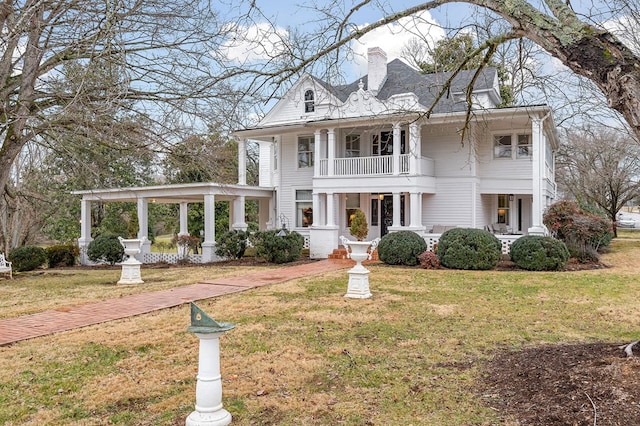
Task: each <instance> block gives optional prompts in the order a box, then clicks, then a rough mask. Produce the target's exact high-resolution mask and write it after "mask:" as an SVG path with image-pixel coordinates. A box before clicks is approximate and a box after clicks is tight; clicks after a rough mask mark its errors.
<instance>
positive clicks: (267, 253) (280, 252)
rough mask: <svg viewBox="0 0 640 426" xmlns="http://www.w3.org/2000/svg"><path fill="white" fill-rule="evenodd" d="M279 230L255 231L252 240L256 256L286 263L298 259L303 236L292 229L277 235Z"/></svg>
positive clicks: (273, 261) (272, 261)
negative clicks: (284, 233) (285, 233)
mask: <svg viewBox="0 0 640 426" xmlns="http://www.w3.org/2000/svg"><path fill="white" fill-rule="evenodd" d="M279 232H280V230H271V231H262V232H256V233H255V234H254V235H253V238H252V241H253V245H254V246H255V248H256V256H257V257H261V258H263V259H265V260H266V261H267V262H271V263H288V262H293V261H295V260H298V259H299V258H300V256H301V254H302V246H303V245H304V237H303V236H302V235H300V234H299V233H297V232H295V231H293V232H290V233H288V234H287V235H283V236H279V235H278V233H279Z"/></svg>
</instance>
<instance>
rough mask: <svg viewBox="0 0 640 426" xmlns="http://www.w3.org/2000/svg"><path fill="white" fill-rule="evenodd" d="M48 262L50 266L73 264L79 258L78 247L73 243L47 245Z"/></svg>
mask: <svg viewBox="0 0 640 426" xmlns="http://www.w3.org/2000/svg"><path fill="white" fill-rule="evenodd" d="M45 251H46V252H47V263H48V265H49V268H55V267H58V266H73V265H75V264H76V259H77V258H78V254H79V252H78V247H77V246H74V245H72V244H65V245H57V246H51V247H47V248H46V249H45Z"/></svg>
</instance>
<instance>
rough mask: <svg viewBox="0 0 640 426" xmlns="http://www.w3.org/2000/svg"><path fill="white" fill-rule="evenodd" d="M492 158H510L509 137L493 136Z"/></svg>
mask: <svg viewBox="0 0 640 426" xmlns="http://www.w3.org/2000/svg"><path fill="white" fill-rule="evenodd" d="M493 156H494V158H511V135H500V136H494V144H493Z"/></svg>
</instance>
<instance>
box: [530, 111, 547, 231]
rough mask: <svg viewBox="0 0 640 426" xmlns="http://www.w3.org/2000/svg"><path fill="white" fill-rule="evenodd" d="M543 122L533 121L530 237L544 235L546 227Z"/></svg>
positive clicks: (537, 119)
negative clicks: (544, 222)
mask: <svg viewBox="0 0 640 426" xmlns="http://www.w3.org/2000/svg"><path fill="white" fill-rule="evenodd" d="M542 137H543V136H542V120H540V119H539V118H534V119H532V120H531V144H532V145H533V159H532V160H533V161H532V165H531V168H532V176H531V177H532V184H533V185H532V191H533V194H532V195H533V197H532V198H533V202H532V205H531V228H529V230H528V233H529V234H530V235H544V234H545V227H544V225H543V223H542V214H543V209H544V204H543V199H542V176H543V173H542V170H543V167H544V147H543V146H542Z"/></svg>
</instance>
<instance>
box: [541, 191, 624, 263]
mask: <svg viewBox="0 0 640 426" xmlns="http://www.w3.org/2000/svg"><path fill="white" fill-rule="evenodd" d="M543 221H544V224H545V225H546V226H547V228H548V229H549V231H550V232H551V235H553V236H554V237H556V238H557V239H559V240H561V241H564V243H565V244H566V245H567V248H568V249H569V253H571V256H573V257H575V258H577V259H578V260H581V261H589V260H596V259H598V258H599V257H600V255H599V254H598V251H599V250H600V249H601V248H602V247H606V246H608V245H609V244H610V243H611V239H612V238H613V223H612V222H611V221H610V220H609V219H607V218H604V217H602V216H599V215H597V214H594V213H589V212H587V211H586V210H584V209H582V208H580V206H578V204H577V203H576V202H574V201H558V202H557V203H554V204H552V205H550V206H549V207H548V208H547V211H546V212H545V214H544V218H543Z"/></svg>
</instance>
